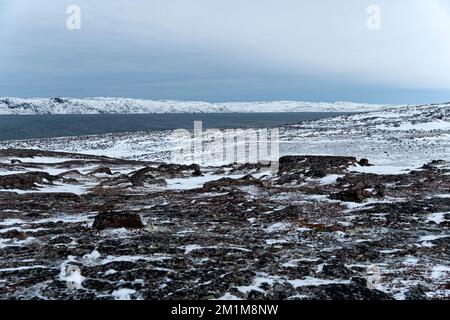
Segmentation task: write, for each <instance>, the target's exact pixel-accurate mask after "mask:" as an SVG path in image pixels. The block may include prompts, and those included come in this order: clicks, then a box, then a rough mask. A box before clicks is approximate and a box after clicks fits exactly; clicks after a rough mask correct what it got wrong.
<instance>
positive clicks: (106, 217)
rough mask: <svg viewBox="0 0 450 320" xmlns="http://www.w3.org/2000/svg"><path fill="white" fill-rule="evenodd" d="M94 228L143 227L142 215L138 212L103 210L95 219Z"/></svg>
mask: <svg viewBox="0 0 450 320" xmlns="http://www.w3.org/2000/svg"><path fill="white" fill-rule="evenodd" d="M92 227H93V228H95V229H98V230H104V229H110V228H129V229H139V228H143V227H144V225H143V223H142V220H141V217H140V216H139V215H138V214H137V213H121V212H102V213H100V214H98V215H97V216H96V217H95V219H94V224H93V225H92Z"/></svg>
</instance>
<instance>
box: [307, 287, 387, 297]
mask: <svg viewBox="0 0 450 320" xmlns="http://www.w3.org/2000/svg"><path fill="white" fill-rule="evenodd" d="M314 291H315V293H316V298H317V299H327V300H392V299H393V298H392V297H391V296H390V295H388V294H387V293H384V292H382V291H380V290H370V289H369V288H367V287H364V286H359V285H356V284H329V285H321V286H317V287H316V288H315V289H314Z"/></svg>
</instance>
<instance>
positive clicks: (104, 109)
mask: <svg viewBox="0 0 450 320" xmlns="http://www.w3.org/2000/svg"><path fill="white" fill-rule="evenodd" d="M388 107H392V105H377V104H364V103H352V102H335V103H325V102H303V101H255V102H228V103H209V102H202V101H174V100H161V101H152V100H142V99H127V98H105V97H96V98H85V99H76V98H57V99H55V98H28V99H24V98H10V97H5V98H0V114H104V113H116V114H118V113H120V114H124V113H129V114H131V113H134V114H136V113H231V112H234V113H242V112H245V113H250V112H320V111H325V112H356V111H363V112H365V111H375V110H382V109H386V108H388Z"/></svg>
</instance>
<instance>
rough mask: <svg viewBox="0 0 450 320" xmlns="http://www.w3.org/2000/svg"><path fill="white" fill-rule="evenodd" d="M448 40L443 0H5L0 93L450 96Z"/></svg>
mask: <svg viewBox="0 0 450 320" xmlns="http://www.w3.org/2000/svg"><path fill="white" fill-rule="evenodd" d="M71 4H76V5H78V6H79V7H80V8H81V30H68V29H67V27H66V20H67V18H68V17H69V15H68V14H67V13H66V9H67V7H68V6H69V5H71ZM373 4H375V5H378V6H379V7H380V9H381V20H380V21H381V25H380V26H381V29H380V30H371V29H369V28H368V27H367V19H368V18H369V15H368V14H367V8H368V7H369V6H370V5H373ZM449 39H450V2H449V1H446V0H396V1H389V0H385V1H382V0H367V1H366V0H341V1H336V0H314V1H313V0H308V1H306V0H220V1H219V0H148V1H143V0H114V1H111V0H71V1H66V0H1V1H0V96H16V97H30V96H32V97H45V96H75V97H92V96H116V97H119V96H120V97H136V98H148V99H179V100H207V101H249V100H310V101H340V100H352V101H358V102H380V103H425V102H439V101H450V40H449Z"/></svg>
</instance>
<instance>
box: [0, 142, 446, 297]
mask: <svg viewBox="0 0 450 320" xmlns="http://www.w3.org/2000/svg"><path fill="white" fill-rule="evenodd" d="M0 161H1V163H0V257H1V259H0V298H2V299H10V298H18V299H29V298H38V299H92V298H97V299H233V298H234V299H238V298H240V299H269V298H275V299H448V298H450V250H449V247H450V241H449V240H450V239H449V238H450V232H449V225H450V223H449V221H450V201H449V197H450V162H448V161H445V159H444V160H439V159H438V158H436V159H435V160H434V161H427V163H423V166H418V167H417V168H415V169H413V170H404V171H398V172H391V173H388V172H386V171H383V170H379V167H378V166H376V165H375V166H373V165H371V163H370V162H372V160H371V159H369V160H365V159H356V158H353V157H339V156H334V157H333V156H284V157H282V158H281V159H280V161H279V170H278V171H276V172H271V171H270V170H269V167H266V166H264V165H263V164H256V165H237V164H236V165H224V166H202V167H199V166H198V165H168V164H165V163H158V162H150V161H143V160H130V159H116V158H110V157H105V156H98V155H97V156H89V155H85V154H77V153H63V152H55V151H42V150H41V151H39V150H29V149H4V150H1V151H0Z"/></svg>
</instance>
